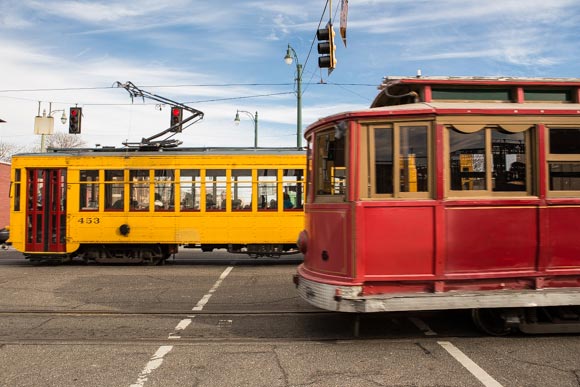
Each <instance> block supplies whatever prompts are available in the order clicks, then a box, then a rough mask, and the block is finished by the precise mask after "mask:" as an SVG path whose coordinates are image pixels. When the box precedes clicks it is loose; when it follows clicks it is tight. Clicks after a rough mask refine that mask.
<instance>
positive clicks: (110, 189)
mask: <svg viewBox="0 0 580 387" xmlns="http://www.w3.org/2000/svg"><path fill="white" fill-rule="evenodd" d="M123 176H124V174H123V170H105V210H111V211H119V210H121V211H122V210H124V209H125V204H124V200H125V199H124V197H125V196H124V184H123Z"/></svg>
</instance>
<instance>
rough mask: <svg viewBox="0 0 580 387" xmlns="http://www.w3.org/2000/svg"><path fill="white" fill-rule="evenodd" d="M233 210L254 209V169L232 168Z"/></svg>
mask: <svg viewBox="0 0 580 387" xmlns="http://www.w3.org/2000/svg"><path fill="white" fill-rule="evenodd" d="M231 196H232V211H243V210H246V211H250V210H251V209H252V170H251V169H233V170H232V195H231Z"/></svg>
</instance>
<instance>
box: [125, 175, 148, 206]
mask: <svg viewBox="0 0 580 387" xmlns="http://www.w3.org/2000/svg"><path fill="white" fill-rule="evenodd" d="M129 180H130V181H131V183H130V184H129V191H130V192H131V196H130V198H131V199H130V201H129V209H130V211H147V210H149V197H150V195H149V170H148V169H144V170H131V171H129Z"/></svg>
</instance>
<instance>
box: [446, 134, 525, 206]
mask: <svg viewBox="0 0 580 387" xmlns="http://www.w3.org/2000/svg"><path fill="white" fill-rule="evenodd" d="M506 126H507V125H506ZM474 127H475V130H474ZM524 127H525V125H524ZM460 128H461V126H460ZM518 130H519V131H515V132H510V131H508V130H505V129H504V128H502V126H501V124H500V125H496V126H494V127H485V126H483V125H482V126H481V127H480V128H478V127H477V125H474V126H471V127H464V128H463V129H461V130H460V129H458V128H455V127H453V126H451V127H450V128H449V130H448V144H449V159H448V160H449V189H450V190H451V191H453V195H460V196H461V195H465V196H469V195H470V194H469V192H472V194H471V195H481V194H482V192H483V193H484V194H488V195H492V196H513V195H522V192H523V193H524V195H526V194H528V195H529V194H531V184H530V181H531V171H530V167H529V166H530V163H531V155H530V153H529V148H530V147H529V143H530V136H531V131H530V129H526V128H524V129H523V130H520V129H518ZM460 192H462V193H460Z"/></svg>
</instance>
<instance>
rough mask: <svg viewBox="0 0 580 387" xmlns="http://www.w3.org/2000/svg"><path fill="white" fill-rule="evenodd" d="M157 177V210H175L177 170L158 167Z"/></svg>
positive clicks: (155, 203)
mask: <svg viewBox="0 0 580 387" xmlns="http://www.w3.org/2000/svg"><path fill="white" fill-rule="evenodd" d="M154 179H155V187H154V191H155V197H154V202H153V204H154V208H155V211H174V210H175V171H174V170H173V169H156V170H155V173H154Z"/></svg>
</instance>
